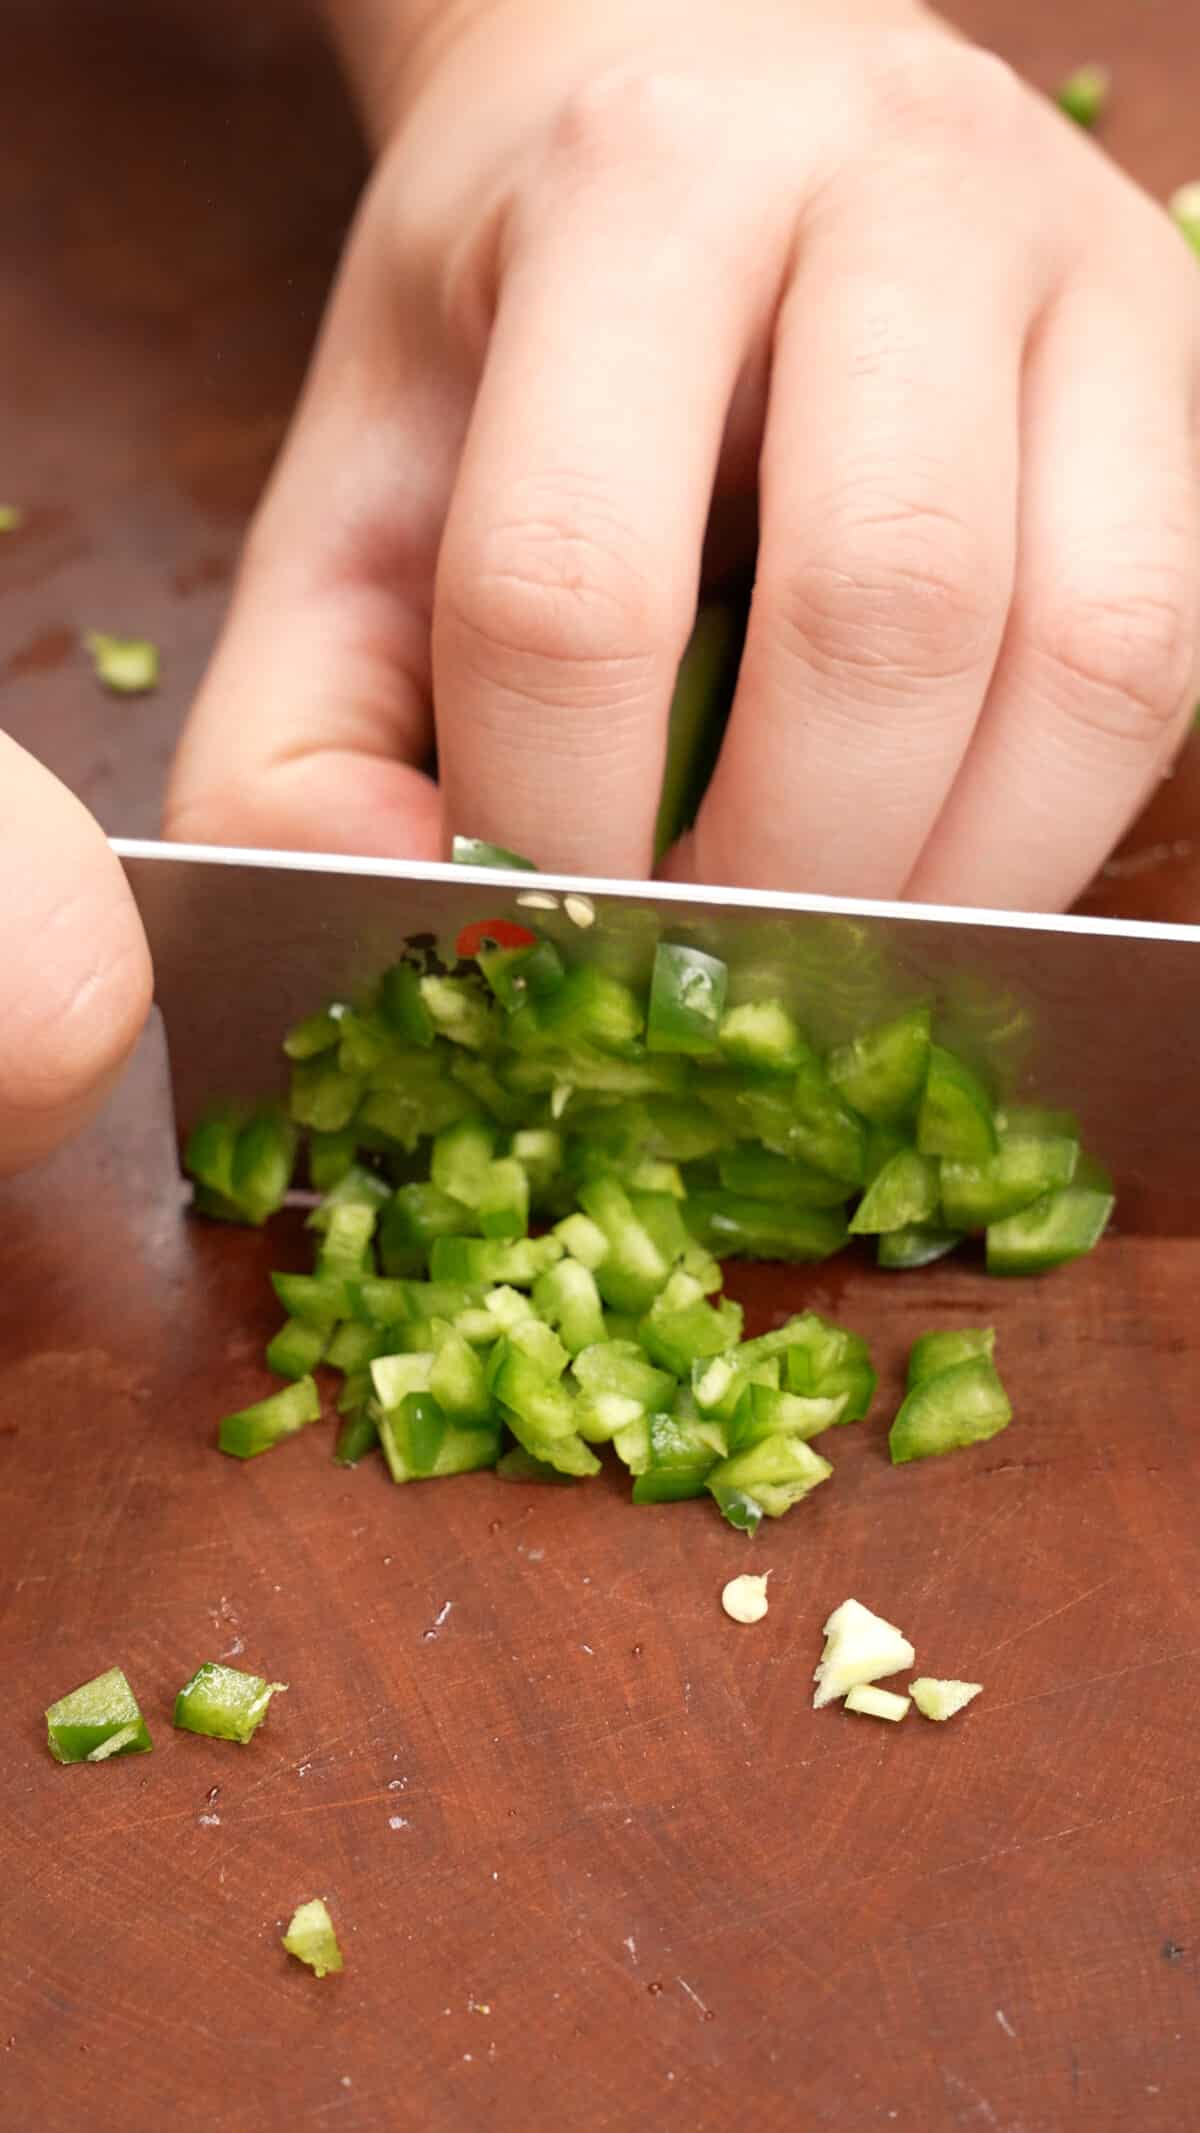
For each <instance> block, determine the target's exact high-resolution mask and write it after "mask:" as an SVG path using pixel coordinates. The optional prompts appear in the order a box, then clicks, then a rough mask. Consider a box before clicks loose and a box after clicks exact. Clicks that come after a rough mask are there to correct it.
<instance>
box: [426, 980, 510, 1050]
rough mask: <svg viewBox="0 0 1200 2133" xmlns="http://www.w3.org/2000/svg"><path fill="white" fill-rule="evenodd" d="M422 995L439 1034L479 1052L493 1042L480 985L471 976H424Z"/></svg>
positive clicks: (493, 1027) (492, 1025) (490, 1018)
mask: <svg viewBox="0 0 1200 2133" xmlns="http://www.w3.org/2000/svg"><path fill="white" fill-rule="evenodd" d="M418 983H419V986H420V992H421V998H422V1000H423V1001H424V1003H425V1006H426V1008H427V1009H428V1011H429V1013H430V1015H431V1016H432V1018H433V1026H434V1028H435V1029H436V1030H437V1032H438V1034H439V1036H442V1037H447V1038H448V1039H449V1040H450V1042H451V1044H461V1045H464V1046H465V1047H466V1049H467V1050H468V1051H471V1052H481V1051H484V1050H486V1049H488V1048H490V1047H491V1045H492V1044H493V1043H494V1041H495V1036H496V1025H495V1022H494V1019H493V1016H492V1011H491V1009H490V1007H489V1006H488V1003H487V1000H486V999H485V997H484V994H483V990H482V988H481V986H480V985H479V984H478V983H477V982H476V981H475V980H474V979H472V978H438V977H424V978H421V979H419V980H418Z"/></svg>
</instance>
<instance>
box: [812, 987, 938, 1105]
mask: <svg viewBox="0 0 1200 2133" xmlns="http://www.w3.org/2000/svg"><path fill="white" fill-rule="evenodd" d="M930 1020H931V1017H930V1012H929V1009H928V1008H927V1007H913V1008H910V1009H909V1010H908V1012H907V1013H906V1014H903V1015H897V1016H896V1017H895V1019H894V1020H893V1021H891V1022H884V1023H882V1024H880V1026H879V1027H878V1028H876V1029H872V1030H867V1031H866V1032H865V1033H864V1034H863V1035H862V1036H861V1037H855V1038H853V1039H852V1041H851V1042H850V1043H849V1044H842V1045H839V1046H838V1047H837V1049H836V1050H835V1051H832V1052H831V1053H830V1055H829V1058H828V1060H827V1061H826V1071H827V1073H828V1075H829V1079H830V1081H831V1082H832V1084H833V1086H834V1088H835V1089H836V1090H837V1092H838V1095H839V1096H841V1097H842V1098H843V1099H844V1100H845V1102H846V1103H848V1104H849V1105H850V1107H851V1109H852V1110H854V1111H857V1112H858V1113H859V1116H860V1117H862V1118H868V1119H870V1120H872V1122H873V1123H875V1124H879V1125H888V1124H894V1123H895V1122H896V1121H897V1120H899V1119H902V1118H909V1117H911V1115H912V1113H913V1111H914V1110H915V1109H916V1106H917V1102H918V1100H919V1098H920V1095H921V1091H922V1089H923V1088H924V1086H925V1075H926V1072H927V1070H928V1067H929V1051H930V1036H929V1032H930Z"/></svg>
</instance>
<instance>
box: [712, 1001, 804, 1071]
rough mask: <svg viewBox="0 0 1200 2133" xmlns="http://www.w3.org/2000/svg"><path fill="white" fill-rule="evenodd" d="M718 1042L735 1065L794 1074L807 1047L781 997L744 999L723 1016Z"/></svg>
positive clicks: (727, 1057) (793, 1017)
mask: <svg viewBox="0 0 1200 2133" xmlns="http://www.w3.org/2000/svg"><path fill="white" fill-rule="evenodd" d="M717 1042H718V1044H719V1045H720V1048H721V1050H722V1052H723V1053H724V1055H725V1057H726V1059H729V1060H732V1062H733V1064H734V1065H735V1066H742V1067H749V1068H751V1069H752V1070H757V1071H758V1072H759V1073H766V1074H788V1073H794V1072H795V1070H796V1069H797V1067H799V1065H800V1064H801V1062H802V1060H803V1059H804V1058H805V1056H806V1054H807V1050H808V1047H807V1045H806V1044H805V1042H804V1039H803V1037H802V1036H801V1035H800V1031H799V1029H798V1028H797V1026H796V1019H795V1016H794V1015H793V1014H792V1013H791V1012H790V1010H789V1009H788V1008H786V1007H785V1006H784V1004H783V1001H782V1000H747V1001H744V1002H743V1004H742V1005H741V1006H740V1007H731V1008H730V1009H729V1012H728V1014H726V1015H724V1016H723V1017H722V1021H721V1027H720V1029H719V1030H718V1032H717Z"/></svg>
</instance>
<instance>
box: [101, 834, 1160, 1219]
mask: <svg viewBox="0 0 1200 2133" xmlns="http://www.w3.org/2000/svg"><path fill="white" fill-rule="evenodd" d="M113 848H114V850H115V851H116V853H117V855H118V856H119V858H120V859H121V861H122V863H123V865H124V867H125V871H126V874H127V876H128V879H129V882H130V886H131V888H132V890H133V894H134V897H135V898H136V901H137V905H138V909H139V911H140V913H141V916H142V921H143V924H144V926H145V929H146V933H147V936H148V939H149V942H150V948H151V952H152V954H153V958H154V972H155V1003H156V1006H157V1008H158V1011H159V1013H160V1014H161V1017H162V1021H163V1025H164V1028H165V1033H166V1041H167V1051H168V1057H169V1062H170V1074H171V1091H172V1099H173V1103H174V1112H175V1127H176V1131H177V1135H178V1137H179V1140H180V1142H181V1143H182V1141H183V1139H184V1138H186V1135H187V1133H188V1131H189V1130H190V1128H191V1127H192V1126H193V1125H194V1124H195V1123H196V1121H197V1119H198V1118H199V1117H200V1116H201V1115H202V1114H203V1113H204V1112H205V1111H206V1110H207V1109H209V1108H211V1106H212V1105H213V1104H214V1103H216V1102H222V1101H238V1102H246V1103H250V1102H252V1101H256V1100H258V1099H261V1098H265V1097H268V1096H271V1095H275V1094H278V1093H280V1092H281V1091H282V1090H283V1088H284V1087H285V1086H286V1061H285V1060H284V1058H283V1055H282V1053H281V1051H280V1041H281V1039H282V1037H283V1035H284V1033H285V1031H286V1030H287V1029H289V1028H290V1026H291V1025H292V1024H293V1023H294V1022H297V1021H299V1020H300V1019H301V1017H302V1016H304V1015H306V1014H310V1013H312V1012H313V1011H314V1010H315V1009H316V1008H318V1007H322V1006H324V1005H325V1004H327V1003H328V1002H329V1001H330V1000H334V999H338V998H345V997H348V996H350V995H352V994H353V993H354V992H355V991H357V990H358V989H360V988H361V987H362V986H363V985H364V984H366V983H369V982H370V980H371V979H373V978H375V977H377V976H378V975H379V974H380V972H381V971H382V970H383V969H385V968H386V967H387V965H388V964H389V963H392V962H394V961H395V960H396V958H397V957H398V956H399V955H400V954H401V953H402V952H403V951H404V949H405V948H406V947H408V946H411V945H414V944H415V945H416V946H417V947H419V948H421V949H424V950H426V951H428V950H430V949H433V950H436V952H437V953H438V955H439V956H440V957H441V959H442V961H443V962H444V963H446V964H447V965H448V966H451V965H453V963H454V962H455V960H456V957H457V952H458V942H459V937H460V935H461V934H462V931H463V929H464V928H465V927H468V926H470V925H472V924H474V923H476V922H477V921H480V920H491V919H499V918H504V919H507V920H509V921H515V922H516V923H518V924H523V925H526V926H528V927H530V928H531V929H533V930H536V931H537V932H538V933H540V934H544V935H548V936H549V937H550V938H552V939H553V940H554V941H555V943H556V945H557V946H558V947H559V948H560V950H561V951H562V952H563V954H564V955H565V956H566V957H568V958H570V959H572V960H579V959H580V958H584V957H586V958H591V959H595V960H597V961H599V962H601V963H603V964H604V965H605V966H606V967H608V968H610V969H612V970H613V971H614V972H616V973H617V974H619V975H621V976H623V977H625V978H627V979H628V980H630V981H631V982H632V983H634V984H641V985H645V984H646V982H647V981H648V978H649V973H650V968H651V963H652V960H653V955H654V949H655V947H656V945H657V943H658V941H659V940H660V939H664V938H666V939H670V940H675V941H683V942H686V943H688V944H689V945H692V946H695V947H700V948H704V949H706V950H707V951H708V952H709V953H711V954H713V955H719V956H721V957H722V958H723V959H724V960H725V961H726V963H727V964H728V965H729V968H730V999H731V1001H732V1000H741V999H753V998H767V997H772V996H782V997H783V998H785V999H786V1000H787V1001H788V1003H789V1005H790V1006H791V1007H792V1009H793V1011H794V1012H795V1013H796V1014H797V1016H798V1018H799V1019H800V1021H801V1023H802V1025H803V1026H804V1027H805V1029H806V1030H807V1032H808V1034H809V1035H810V1037H811V1038H812V1039H813V1040H814V1042H816V1043H817V1044H819V1045H828V1044H832V1043H836V1042H839V1041H841V1040H842V1039H844V1038H845V1037H847V1036H850V1035H852V1034H854V1032H855V1031H856V1030H861V1029H863V1028H865V1027H867V1026H869V1025H870V1024H871V1023H872V1022H875V1021H879V1020H881V1019H883V1018H884V1017H885V1016H886V1015H888V1014H889V1013H894V1012H896V1011H897V1010H898V1009H899V1008H900V1007H902V1006H905V1005H908V1004H911V1003H912V1002H913V1001H914V1000H916V999H928V1000H930V1001H931V1002H932V1003H933V1004H934V1005H935V1007H936V1011H937V1017H938V1025H937V1026H938V1033H939V1035H940V1036H942V1038H943V1040H944V1041H945V1042H946V1043H947V1044H950V1045H952V1046H953V1047H954V1048H955V1049H957V1050H959V1051H961V1052H963V1053H964V1054H965V1055H966V1056H967V1057H968V1058H969V1059H971V1060H972V1061H973V1063H974V1064H976V1065H977V1066H978V1067H980V1068H981V1069H983V1070H984V1071H985V1072H986V1073H987V1074H988V1075H989V1077H990V1078H991V1080H992V1082H993V1084H994V1086H995V1088H996V1090H997V1093H998V1095H999V1097H1000V1098H1001V1099H1002V1100H1008V1101H1015V1100H1019V1099H1020V1100H1036V1101H1037V1102H1039V1103H1045V1104H1048V1105H1053V1106H1056V1107H1063V1108H1066V1109H1069V1110H1072V1111H1073V1112H1075V1114H1076V1115H1077V1117H1078V1118H1079V1121H1080V1125H1081V1128H1082V1131H1083V1136H1084V1139H1085V1141H1086V1144H1087V1146H1088V1147H1089V1148H1090V1149H1091V1150H1092V1151H1093V1152H1094V1153H1095V1154H1096V1155H1098V1156H1099V1157H1101V1158H1102V1160H1103V1161H1104V1162H1105V1163H1106V1164H1107V1165H1108V1167H1109V1168H1110V1169H1111V1171H1112V1172H1113V1175H1114V1179H1115V1182H1116V1189H1117V1196H1118V1197H1117V1211H1118V1220H1119V1223H1120V1226H1121V1227H1122V1228H1124V1229H1133V1230H1138V1231H1147V1232H1154V1233H1156V1234H1159V1235H1168V1236H1169V1235H1176V1236H1194V1235H1200V927H1196V926H1178V925H1146V924H1140V923H1135V922H1133V921H1129V922H1124V921H1121V920H1114V919H1084V918H1073V917H1069V918H1060V917H1035V916H1031V915H1029V914H1026V913H1024V912H1005V911H974V910H963V909H955V908H951V907H943V906H936V905H910V904H893V903H868V902H859V901H850V900H847V901H839V900H836V899H833V898H830V897H823V896H804V895H790V894H774V893H772V892H768V891H764V890H757V889H713V888H691V887H686V886H682V885H679V884H676V883H669V882H636V883H631V882H627V881H599V880H591V879H587V878H584V877H578V878H576V877H568V876H564V875H552V874H530V873H509V872H499V871H497V872H492V871H490V870H483V869H481V868H476V867H463V866H457V865H431V864H417V863H414V862H412V861H408V860H383V859H351V858H342V857H335V856H329V857H327V856H324V855H312V854H308V853H292V852H270V851H241V850H237V849H233V848H229V849H226V848H224V847H220V848H218V847H209V846H202V845H186V844H158V843H152V842H148V841H147V842H144V841H138V840H133V839H126V838H115V839H113Z"/></svg>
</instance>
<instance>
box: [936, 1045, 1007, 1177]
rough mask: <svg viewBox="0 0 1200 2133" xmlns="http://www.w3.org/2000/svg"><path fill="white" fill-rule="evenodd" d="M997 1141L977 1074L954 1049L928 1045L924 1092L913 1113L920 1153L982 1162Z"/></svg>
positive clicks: (988, 1106)
mask: <svg viewBox="0 0 1200 2133" xmlns="http://www.w3.org/2000/svg"><path fill="white" fill-rule="evenodd" d="M998 1146H999V1142H998V1140H997V1137H996V1127H995V1123H994V1121H993V1118H992V1104H991V1099H990V1097H989V1096H988V1093H987V1090H986V1089H985V1088H984V1086H983V1083H982V1082H981V1081H980V1079H979V1076H978V1075H977V1074H975V1073H973V1072H972V1070H971V1068H970V1067H969V1066H967V1065H966V1064H965V1062H964V1061H963V1060H961V1059H959V1058H958V1057H957V1056H956V1054H955V1053H953V1052H948V1051H946V1050H945V1049H944V1047H943V1046H942V1045H940V1044H934V1045H931V1046H930V1051H929V1071H928V1074H927V1076H926V1080H925V1092H924V1094H923V1096H922V1098H921V1105H920V1109H919V1111H918V1113H917V1147H918V1148H919V1149H920V1151H921V1154H922V1155H944V1156H950V1157H951V1158H953V1159H955V1160H957V1161H960V1162H964V1163H984V1162H986V1161H987V1160H988V1157H989V1156H993V1155H995V1153H996V1150H997V1147H998Z"/></svg>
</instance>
